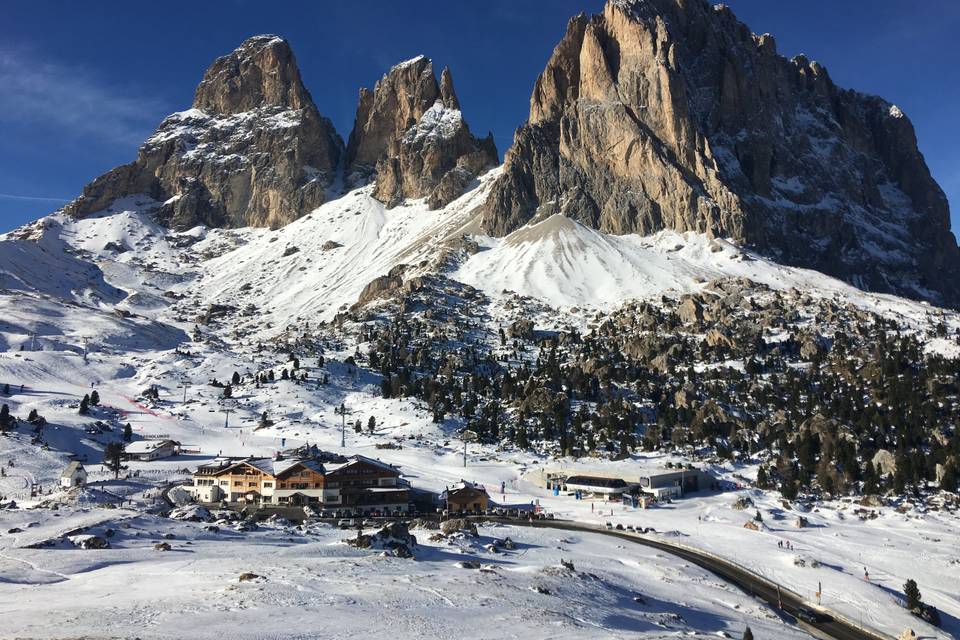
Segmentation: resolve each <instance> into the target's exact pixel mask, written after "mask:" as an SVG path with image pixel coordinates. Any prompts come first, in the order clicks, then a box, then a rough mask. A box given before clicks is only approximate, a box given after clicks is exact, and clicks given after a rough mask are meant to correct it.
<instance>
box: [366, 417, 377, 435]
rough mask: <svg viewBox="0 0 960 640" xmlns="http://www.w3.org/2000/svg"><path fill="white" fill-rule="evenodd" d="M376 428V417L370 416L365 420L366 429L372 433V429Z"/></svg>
mask: <svg viewBox="0 0 960 640" xmlns="http://www.w3.org/2000/svg"><path fill="white" fill-rule="evenodd" d="M376 428H377V419H376V418H374V417H373V416H370V419H369V420H367V431H369V432H370V433H371V434H373V430H374V429H376Z"/></svg>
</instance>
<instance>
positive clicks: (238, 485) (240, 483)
mask: <svg viewBox="0 0 960 640" xmlns="http://www.w3.org/2000/svg"><path fill="white" fill-rule="evenodd" d="M233 486H235V487H242V486H243V481H241V480H234V481H233Z"/></svg>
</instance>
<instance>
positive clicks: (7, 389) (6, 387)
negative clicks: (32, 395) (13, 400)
mask: <svg viewBox="0 0 960 640" xmlns="http://www.w3.org/2000/svg"><path fill="white" fill-rule="evenodd" d="M3 395H5V396H8V395H10V383H9V382H6V383H4V385H3Z"/></svg>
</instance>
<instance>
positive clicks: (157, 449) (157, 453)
mask: <svg viewBox="0 0 960 640" xmlns="http://www.w3.org/2000/svg"><path fill="white" fill-rule="evenodd" d="M123 453H124V455H125V456H126V458H127V460H141V461H144V462H149V461H150V460H159V459H160V458H169V457H170V456H175V455H177V454H179V453H180V443H179V442H177V441H176V440H137V441H136V442H131V443H130V444H128V445H127V446H126V447H125V448H124V450H123Z"/></svg>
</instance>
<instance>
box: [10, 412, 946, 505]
mask: <svg viewBox="0 0 960 640" xmlns="http://www.w3.org/2000/svg"><path fill="white" fill-rule="evenodd" d="M3 406H7V405H3ZM940 488H941V489H943V490H944V491H950V492H954V491H956V490H957V466H956V464H955V463H953V462H948V463H947V464H946V466H945V467H944V469H943V475H942V476H940Z"/></svg>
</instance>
